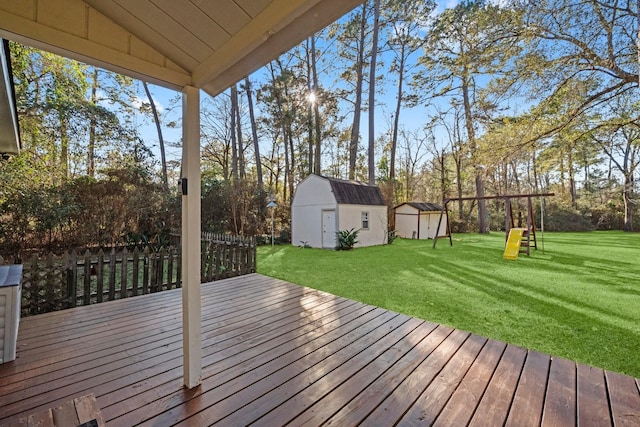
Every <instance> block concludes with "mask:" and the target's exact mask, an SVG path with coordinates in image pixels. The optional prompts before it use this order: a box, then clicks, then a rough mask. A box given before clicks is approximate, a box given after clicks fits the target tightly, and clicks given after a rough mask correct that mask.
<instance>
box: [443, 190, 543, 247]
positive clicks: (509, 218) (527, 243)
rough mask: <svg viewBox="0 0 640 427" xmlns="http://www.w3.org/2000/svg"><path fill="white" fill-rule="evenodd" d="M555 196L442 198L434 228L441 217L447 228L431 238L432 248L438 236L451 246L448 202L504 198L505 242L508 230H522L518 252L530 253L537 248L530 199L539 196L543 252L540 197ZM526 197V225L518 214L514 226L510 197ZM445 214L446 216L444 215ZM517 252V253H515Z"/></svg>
mask: <svg viewBox="0 0 640 427" xmlns="http://www.w3.org/2000/svg"><path fill="white" fill-rule="evenodd" d="M551 196H555V194H554V193H534V194H508V195H503V196H485V197H457V198H451V199H444V203H443V204H442V210H441V211H440V219H439V220H438V228H437V229H436V230H440V225H441V224H442V220H443V218H446V221H447V229H446V234H445V235H444V236H438V233H436V236H435V237H434V239H433V248H434V249H435V248H436V244H437V243H438V237H448V238H449V244H450V245H451V246H453V240H452V239H451V227H450V224H449V202H457V201H468V200H476V201H477V200H496V199H504V203H505V213H506V215H505V220H504V228H505V233H506V235H505V242H507V241H508V240H509V232H510V231H511V230H512V229H514V231H515V230H522V231H521V233H522V234H521V241H520V242H519V245H518V249H519V250H518V252H519V253H525V254H527V256H529V254H530V250H531V248H534V249H536V250H537V249H538V242H537V240H536V223H535V220H534V218H533V203H532V201H531V199H533V198H534V197H540V198H541V199H540V221H541V223H540V226H541V227H540V228H541V231H542V235H541V237H542V251H543V252H544V207H543V203H542V200H543V199H542V198H544V197H551ZM525 198H526V199H527V219H526V225H524V224H522V223H521V221H522V218H521V217H520V216H518V224H517V226H518V227H516V222H515V219H514V217H513V203H512V199H525ZM445 214H446V216H445ZM516 254H517V253H516Z"/></svg>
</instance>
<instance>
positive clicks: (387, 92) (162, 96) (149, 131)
mask: <svg viewBox="0 0 640 427" xmlns="http://www.w3.org/2000/svg"><path fill="white" fill-rule="evenodd" d="M496 1H502V0H496ZM457 3H458V0H443V1H440V4H439V7H438V12H441V11H443V10H444V9H445V8H450V7H454V6H455V5H456V4H457ZM263 73H264V71H263V70H258V71H256V72H255V73H254V75H252V76H251V78H252V80H253V81H258V82H259V81H260V80H261V79H262V77H261V75H262V74H263ZM333 79H335V77H334V76H327V77H326V80H327V81H326V82H325V83H324V84H323V85H324V86H325V87H331V86H332V85H333V81H331V80H333ZM149 87H150V90H151V93H152V95H153V97H154V100H155V102H156V105H157V107H158V108H159V110H160V112H161V114H162V115H163V116H166V117H165V120H177V121H178V122H179V121H180V114H181V111H180V108H176V109H175V111H168V109H169V108H170V107H171V101H172V100H174V99H175V98H176V96H179V92H176V91H173V90H169V89H165V88H162V87H160V86H154V85H150V86H149ZM405 87H406V86H405ZM136 88H137V93H138V94H139V95H138V96H139V97H140V100H141V102H146V94H145V92H144V89H143V87H142V84H141V83H140V82H136ZM382 89H383V90H384V93H383V94H382V95H380V96H379V97H378V101H379V104H380V105H378V106H377V107H376V134H377V135H379V134H381V133H383V132H385V131H387V129H388V128H389V126H390V120H391V119H390V117H391V115H392V113H393V111H394V109H395V90H396V89H395V82H393V81H387V82H385V84H384V85H383V87H382ZM366 90H367V88H366V87H365V92H366ZM207 96H208V95H206V94H204V93H202V94H201V98H204V97H207ZM222 96H224V95H222ZM178 107H179V105H178ZM443 108H446V106H445V107H443ZM429 113H431V114H432V113H433V111H429V110H427V109H426V108H424V107H416V108H413V109H408V108H403V110H402V113H401V116H400V118H401V127H402V128H404V129H405V130H407V131H411V130H415V129H420V128H422V126H423V124H424V123H425V122H426V120H428V118H429V117H428V114H429ZM367 114H368V113H366V112H364V113H363V115H362V122H361V135H362V141H363V142H364V143H366V141H367V138H368V133H367V117H368V116H367ZM135 120H136V121H137V123H138V126H139V127H140V129H141V133H142V137H143V139H144V141H145V144H146V145H147V147H149V148H151V149H152V150H153V151H154V153H156V156H157V158H158V160H159V147H158V136H157V132H156V128H155V125H154V124H153V122H152V121H151V119H150V118H148V117H143V116H142V115H139V116H138V117H136V119H135ZM346 120H347V123H345V127H346V126H349V125H350V120H351V119H350V118H349V117H347V119H346ZM163 136H164V139H165V141H167V142H168V144H167V145H168V146H167V147H166V148H167V158H168V160H180V158H181V150H180V148H175V147H171V146H169V145H171V144H172V143H174V144H175V143H178V144H179V143H180V139H181V130H180V128H177V129H171V128H167V127H166V126H163ZM440 137H441V138H444V135H441V136H440ZM442 142H446V141H442ZM266 149H267V147H265V148H264V149H263V150H266ZM265 152H266V151H263V153H265ZM377 160H378V159H376V161H377Z"/></svg>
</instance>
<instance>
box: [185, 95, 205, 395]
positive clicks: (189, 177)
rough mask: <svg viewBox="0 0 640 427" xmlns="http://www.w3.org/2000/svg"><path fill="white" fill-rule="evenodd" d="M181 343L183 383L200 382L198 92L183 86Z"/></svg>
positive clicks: (200, 308)
mask: <svg viewBox="0 0 640 427" xmlns="http://www.w3.org/2000/svg"><path fill="white" fill-rule="evenodd" d="M181 189H182V242H181V243H182V343H183V366H184V368H183V370H184V385H185V387H187V388H193V387H196V386H198V385H199V384H200V381H201V373H202V332H201V328H202V315H201V311H202V307H201V303H200V219H201V218H200V92H199V89H197V88H195V87H193V86H186V87H185V88H184V89H183V90H182V180H181Z"/></svg>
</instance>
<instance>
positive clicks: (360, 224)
mask: <svg viewBox="0 0 640 427" xmlns="http://www.w3.org/2000/svg"><path fill="white" fill-rule="evenodd" d="M352 228H354V229H356V230H360V231H359V234H358V239H357V240H358V243H357V244H356V247H362V246H373V245H383V244H385V243H387V230H388V225H387V206H386V204H385V202H384V199H383V197H382V192H381V191H380V188H379V187H376V186H373V185H368V184H365V183H362V182H357V181H345V180H341V179H334V178H327V177H324V176H320V175H309V176H308V177H307V178H305V179H304V180H303V181H302V182H301V183H300V184H299V185H298V188H297V189H296V192H295V195H294V197H293V201H292V203H291V242H292V244H294V245H299V246H301V245H305V244H306V245H308V246H311V247H313V248H331V249H333V248H335V247H336V232H338V231H343V230H351V229H352Z"/></svg>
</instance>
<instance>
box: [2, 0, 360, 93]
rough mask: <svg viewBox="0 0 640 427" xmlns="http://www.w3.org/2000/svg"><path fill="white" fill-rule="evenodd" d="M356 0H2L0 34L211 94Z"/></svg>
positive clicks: (64, 54)
mask: <svg viewBox="0 0 640 427" xmlns="http://www.w3.org/2000/svg"><path fill="white" fill-rule="evenodd" d="M361 2H362V0H215V1H212V0H22V1H2V2H0V37H4V38H6V39H9V40H15V41H18V42H21V43H24V44H26V45H30V46H35V47H38V48H41V49H44V50H47V51H51V52H54V53H58V54H60V55H63V56H66V57H69V58H74V59H77V60H80V61H84V62H86V63H89V64H92V65H96V66H100V67H104V68H106V69H110V70H113V71H116V72H119V73H122V74H125V75H128V76H131V77H135V78H139V79H142V80H146V81H149V82H153V83H156V84H159V85H162V86H166V87H169V88H173V89H176V90H181V89H182V88H183V87H185V86H194V87H197V88H199V89H202V90H204V91H205V92H207V93H209V94H210V95H212V96H215V95H217V94H218V93H220V92H221V91H223V90H225V89H226V88H227V87H229V86H230V85H232V84H233V83H235V82H236V81H239V80H241V79H242V78H243V77H244V76H245V75H247V74H250V73H251V72H253V71H255V70H256V69H258V68H260V67H261V66H263V65H265V64H266V63H267V62H268V61H270V60H271V59H273V58H275V57H277V56H278V55H279V54H281V53H282V52H285V51H286V50H288V49H290V48H291V47H293V46H295V45H296V44H297V43H299V42H300V41H302V40H304V39H305V38H306V37H308V36H309V35H311V34H313V33H314V32H316V31H318V30H320V29H322V28H324V27H325V26H327V25H328V24H330V23H331V22H333V21H335V20H336V19H338V18H339V17H340V16H342V15H343V14H345V13H347V12H348V11H349V10H351V9H353V8H354V7H356V6H357V5H358V4H360V3H361Z"/></svg>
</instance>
